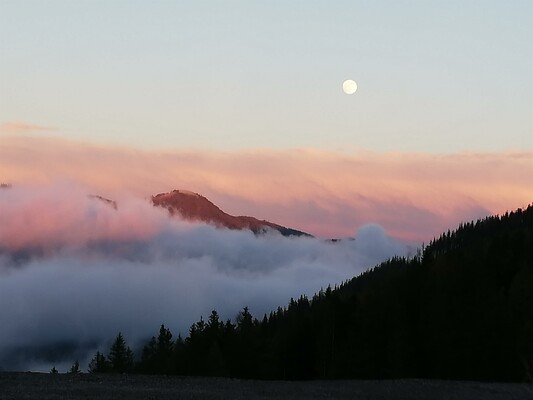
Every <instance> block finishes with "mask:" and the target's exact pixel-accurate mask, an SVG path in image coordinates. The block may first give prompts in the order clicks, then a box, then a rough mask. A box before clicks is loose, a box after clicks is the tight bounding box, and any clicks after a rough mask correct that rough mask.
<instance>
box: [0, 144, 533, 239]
mask: <svg viewBox="0 0 533 400" xmlns="http://www.w3.org/2000/svg"><path fill="white" fill-rule="evenodd" d="M532 176H533V152H531V151H522V152H505V153H490V154H489V153H487V154H477V153H462V154H450V155H432V154H419V153H410V154H405V153H369V152H363V151H360V152H354V153H353V154H340V153H332V152H323V151H316V150H279V151H276V150H257V151H252V150H250V151H236V152H209V151H198V150H190V151H186V150H175V151H159V152H158V151H141V150H135V149H126V148H119V147H104V146H98V145H94V144H87V143H79V142H72V141H68V140H65V139H57V138H45V137H39V138H37V137H32V138H30V137H24V136H20V135H19V136H10V137H3V138H2V141H1V142H0V181H6V182H10V183H13V184H20V183H22V184H43V185H49V184H50V183H51V182H55V181H57V180H58V179H59V180H61V179H68V180H71V181H73V182H77V183H80V184H82V185H84V186H86V187H89V188H90V190H91V191H92V192H94V193H97V194H100V195H103V196H105V197H110V198H114V199H118V198H119V197H120V196H121V195H123V194H124V193H129V194H135V195H137V196H140V197H148V196H150V195H153V194H155V193H160V192H167V191H169V190H171V189H189V190H192V191H194V192H198V193H201V194H202V195H204V196H206V197H208V198H209V199H210V200H211V201H213V202H214V203H215V204H217V205H218V206H219V207H221V208H222V209H223V210H224V211H226V212H228V213H230V214H234V215H253V216H255V217H257V218H260V219H267V220H269V221H272V222H275V223H280V224H282V225H286V226H289V227H292V228H296V229H300V230H303V231H306V232H309V233H312V234H314V235H318V236H320V237H325V238H327V237H346V236H351V235H353V231H354V228H359V227H361V226H364V225H366V224H367V223H373V222H375V223H378V224H379V225H381V226H382V227H384V229H385V230H386V231H387V232H388V233H390V234H392V235H394V236H398V237H402V238H403V239H406V240H413V241H417V242H419V241H429V240H431V239H432V238H433V237H434V236H436V235H439V234H440V232H442V231H444V230H447V229H450V228H454V227H455V226H457V224H459V223H460V222H462V221H466V220H471V219H476V218H479V217H483V216H486V215H489V214H495V213H502V212H505V211H507V210H510V209H515V208H518V207H524V206H526V205H528V204H529V203H531V201H532V199H533V186H532V185H531V177H532Z"/></svg>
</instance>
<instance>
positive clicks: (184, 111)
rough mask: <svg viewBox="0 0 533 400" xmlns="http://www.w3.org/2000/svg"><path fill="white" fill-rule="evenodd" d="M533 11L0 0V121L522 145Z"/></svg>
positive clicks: (398, 143)
mask: <svg viewBox="0 0 533 400" xmlns="http://www.w3.org/2000/svg"><path fill="white" fill-rule="evenodd" d="M532 18H533V4H532V3H531V2H530V1H521V0H516V1H512V2H503V1H492V0H483V1H445V2H443V1H335V2H328V1H290V2H287V1H277V0H274V1H269V2H260V1H224V2H223V1H202V2H196V1H158V0H156V1H135V0H133V1H131V0H128V1H125V0H124V1H118V0H112V1H99V0H93V1H82V0H78V1H70V0H49V1H46V2H44V1H40V0H36V1H29V0H1V1H0V122H1V123H4V124H7V123H16V122H19V123H25V124H28V125H36V126H42V127H47V128H50V129H51V130H52V131H50V132H48V133H49V134H54V135H57V136H61V137H66V138H69V139H79V140H82V141H95V142H98V143H106V144H116V145H124V146H132V147H141V148H151V149H161V148H164V149H184V148H186V149H201V150H204V149H211V150H219V149H223V150H237V149H249V148H265V147H268V148H274V149H285V148H320V149H327V150H333V151H339V152H346V151H347V152H349V151H353V150H354V149H366V150H372V151H407V152H409V151H415V152H429V153H449V152H461V151H489V152H494V151H500V150H502V149H505V150H519V149H525V148H527V149H531V148H532V147H533V144H532V139H531V137H532V136H531V133H532V126H533V125H532V124H533V119H532V118H533V117H532V104H533V79H532V73H531V71H532V70H533V50H532V48H533V46H532V37H533V27H532V24H531V19H532ZM345 79H354V80H356V81H357V82H358V85H359V89H358V91H357V92H356V94H354V95H352V96H348V95H345V94H343V93H342V91H341V85H342V82H343V81H344V80H345Z"/></svg>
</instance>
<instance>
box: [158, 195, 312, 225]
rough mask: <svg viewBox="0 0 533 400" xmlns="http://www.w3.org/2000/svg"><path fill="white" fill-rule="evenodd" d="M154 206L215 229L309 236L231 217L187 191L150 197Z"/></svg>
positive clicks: (245, 218)
mask: <svg viewBox="0 0 533 400" xmlns="http://www.w3.org/2000/svg"><path fill="white" fill-rule="evenodd" d="M152 202H153V204H154V205H155V206H158V207H164V208H166V209H167V210H168V211H169V213H170V214H171V215H175V214H179V215H181V216H182V217H183V218H184V219H187V220H190V221H202V222H206V223H209V224H213V225H215V226H217V227H222V228H228V229H236V230H241V229H249V230H251V231H252V232H254V233H262V232H265V231H268V230H270V229H274V230H277V231H279V232H280V233H281V234H282V235H284V236H311V235H309V234H307V233H305V232H301V231H298V230H296V229H291V228H286V227H284V226H281V225H278V224H274V223H272V222H269V221H264V220H263V221H260V220H258V219H257V218H254V217H245V216H237V217H236V216H233V215H229V214H227V213H225V212H224V211H222V210H221V209H220V208H218V207H217V206H216V205H214V204H213V203H212V202H210V201H209V200H208V199H207V198H205V197H204V196H201V195H199V194H198V193H193V192H190V191H187V190H173V191H172V192H169V193H160V194H158V195H155V196H153V197H152Z"/></svg>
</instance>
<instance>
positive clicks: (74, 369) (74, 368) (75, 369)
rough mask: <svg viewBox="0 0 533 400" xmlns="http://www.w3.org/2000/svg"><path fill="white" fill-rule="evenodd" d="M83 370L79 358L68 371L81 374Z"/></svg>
mask: <svg viewBox="0 0 533 400" xmlns="http://www.w3.org/2000/svg"><path fill="white" fill-rule="evenodd" d="M80 372H81V371H80V363H79V361H78V360H76V361H74V364H72V366H71V367H70V369H69V371H68V373H69V374H74V375H75V374H79V373H80Z"/></svg>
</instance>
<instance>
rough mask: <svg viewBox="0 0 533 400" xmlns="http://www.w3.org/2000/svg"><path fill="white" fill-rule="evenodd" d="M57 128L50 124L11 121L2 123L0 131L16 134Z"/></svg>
mask: <svg viewBox="0 0 533 400" xmlns="http://www.w3.org/2000/svg"><path fill="white" fill-rule="evenodd" d="M52 130H55V128H52V127H49V126H41V125H33V124H28V123H26V122H20V121H11V122H4V123H2V124H0V133H8V134H16V133H31V132H35V131H52Z"/></svg>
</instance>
